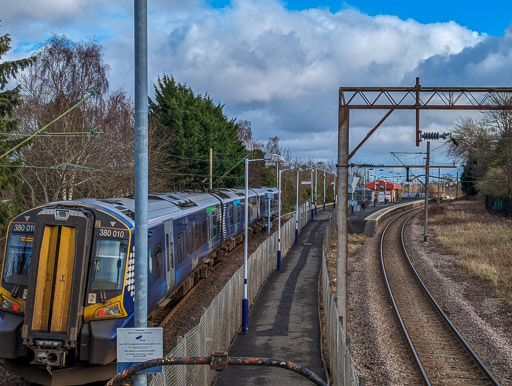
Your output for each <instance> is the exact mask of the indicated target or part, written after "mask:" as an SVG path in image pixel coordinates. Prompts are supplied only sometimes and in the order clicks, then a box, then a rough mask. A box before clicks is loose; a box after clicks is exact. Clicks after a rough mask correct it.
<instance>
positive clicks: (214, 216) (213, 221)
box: [212, 213, 217, 240]
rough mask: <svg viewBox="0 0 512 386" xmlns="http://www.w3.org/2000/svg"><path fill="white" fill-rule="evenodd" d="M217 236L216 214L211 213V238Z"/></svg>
mask: <svg viewBox="0 0 512 386" xmlns="http://www.w3.org/2000/svg"><path fill="white" fill-rule="evenodd" d="M215 237H217V215H216V214H215V213H212V240H213V239H214V238H215Z"/></svg>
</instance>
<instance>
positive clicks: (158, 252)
mask: <svg viewBox="0 0 512 386" xmlns="http://www.w3.org/2000/svg"><path fill="white" fill-rule="evenodd" d="M153 251H154V254H155V260H154V261H155V263H154V264H155V279H159V278H160V277H161V276H162V242H161V241H159V242H158V243H156V244H155V246H154V248H153Z"/></svg>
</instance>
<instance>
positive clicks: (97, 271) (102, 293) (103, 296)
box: [94, 259, 107, 303]
mask: <svg viewBox="0 0 512 386" xmlns="http://www.w3.org/2000/svg"><path fill="white" fill-rule="evenodd" d="M94 272H95V274H96V277H97V278H99V280H97V282H98V289H99V290H100V298H101V302H102V303H105V302H106V301H107V295H106V294H105V290H104V289H103V287H102V285H101V282H102V281H103V278H102V276H101V264H100V261H99V259H94Z"/></svg>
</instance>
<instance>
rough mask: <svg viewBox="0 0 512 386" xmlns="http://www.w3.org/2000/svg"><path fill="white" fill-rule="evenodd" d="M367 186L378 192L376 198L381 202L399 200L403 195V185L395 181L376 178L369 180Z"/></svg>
mask: <svg viewBox="0 0 512 386" xmlns="http://www.w3.org/2000/svg"><path fill="white" fill-rule="evenodd" d="M375 186H377V188H375ZM365 187H366V189H370V190H372V191H374V192H375V193H376V196H375V199H376V200H377V202H379V203H382V202H395V201H398V200H399V199H400V198H401V195H402V185H400V184H396V183H394V182H393V181H387V180H375V181H371V182H368V183H367V184H366V185H365Z"/></svg>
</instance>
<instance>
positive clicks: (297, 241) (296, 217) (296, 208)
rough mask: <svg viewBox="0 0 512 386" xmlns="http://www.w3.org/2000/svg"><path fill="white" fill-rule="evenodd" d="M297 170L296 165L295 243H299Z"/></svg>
mask: <svg viewBox="0 0 512 386" xmlns="http://www.w3.org/2000/svg"><path fill="white" fill-rule="evenodd" d="M299 171H300V169H299V168H298V167H297V193H296V195H295V245H297V244H298V243H299Z"/></svg>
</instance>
